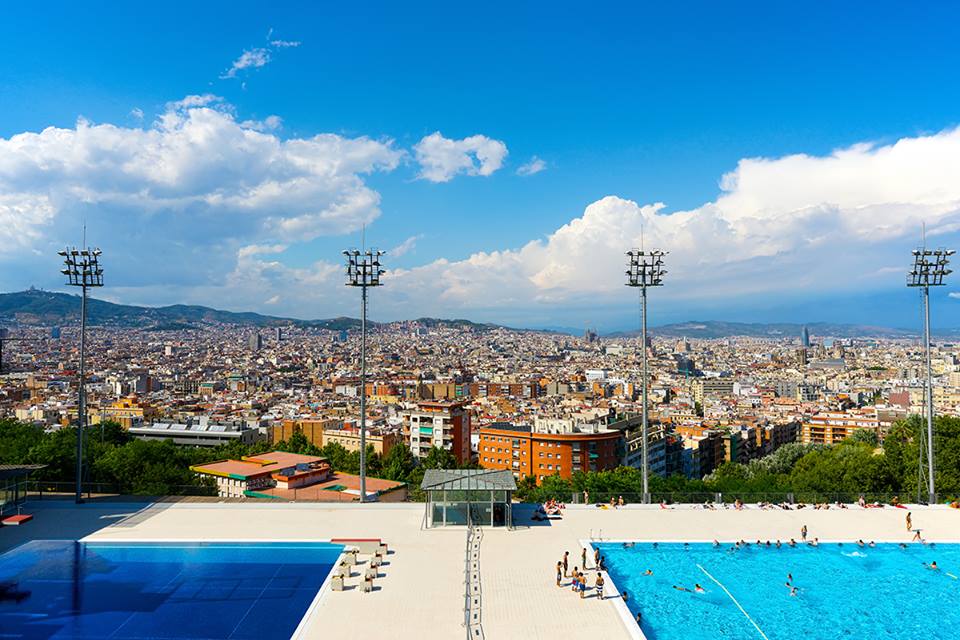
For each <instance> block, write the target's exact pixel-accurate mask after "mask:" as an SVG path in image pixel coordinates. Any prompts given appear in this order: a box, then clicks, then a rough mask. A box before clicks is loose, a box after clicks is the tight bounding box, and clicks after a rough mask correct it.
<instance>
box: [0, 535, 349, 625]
mask: <svg viewBox="0 0 960 640" xmlns="http://www.w3.org/2000/svg"><path fill="white" fill-rule="evenodd" d="M342 550H343V546H342V545H335V544H325V543H304V544H300V543H296V544H290V543H156V544H154V543H128V544H114V543H97V542H89V543H83V542H74V541H69V540H43V541H35V542H29V543H27V544H25V545H22V546H20V547H17V548H15V549H13V550H11V551H8V552H7V553H5V554H3V555H0V638H3V639H7V638H30V639H33V638H37V639H57V640H59V639H65V638H83V639H92V638H97V639H101V638H102V639H106V638H111V639H114V640H146V639H148V638H149V639H158V638H164V639H167V640H180V639H183V640H185V639H188V638H189V639H200V638H202V639H206V640H228V639H230V640H233V639H236V640H242V639H249V640H264V639H267V640H273V639H276V640H281V639H286V638H289V637H290V636H291V634H292V633H293V632H294V630H296V628H297V625H298V624H299V623H300V620H301V619H302V618H303V615H304V613H305V612H306V610H307V608H308V607H309V606H310V604H311V603H312V602H313V599H314V598H315V597H316V595H317V592H318V590H319V589H320V587H321V585H322V584H323V581H324V580H325V579H326V577H327V574H329V573H330V570H331V569H332V568H333V565H334V563H335V562H336V559H337V557H338V556H339V555H340V552H341V551H342Z"/></svg>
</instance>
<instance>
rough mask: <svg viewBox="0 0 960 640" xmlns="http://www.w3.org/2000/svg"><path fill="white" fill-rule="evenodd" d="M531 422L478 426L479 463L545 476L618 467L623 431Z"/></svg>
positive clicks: (518, 475) (522, 474)
mask: <svg viewBox="0 0 960 640" xmlns="http://www.w3.org/2000/svg"><path fill="white" fill-rule="evenodd" d="M537 422H539V421H535V423H534V425H533V426H530V425H514V424H510V423H505V422H496V423H493V424H490V425H487V426H484V427H481V428H480V441H479V447H478V457H479V460H478V461H479V463H480V465H481V466H483V467H484V468H485V469H498V470H509V471H511V472H513V475H514V477H515V478H522V477H526V476H533V477H535V478H536V479H537V483H539V482H540V481H542V480H543V479H544V478H546V477H547V476H552V475H559V476H560V477H561V478H565V479H569V478H570V477H571V476H572V475H573V473H574V472H576V471H603V470H606V469H615V468H616V467H618V466H619V465H620V464H621V462H622V460H623V456H624V446H623V434H622V433H621V432H620V431H617V430H611V429H604V428H602V427H599V426H598V425H596V424H585V425H574V426H570V427H568V428H556V421H551V422H549V423H547V422H540V424H539V425H538V424H537Z"/></svg>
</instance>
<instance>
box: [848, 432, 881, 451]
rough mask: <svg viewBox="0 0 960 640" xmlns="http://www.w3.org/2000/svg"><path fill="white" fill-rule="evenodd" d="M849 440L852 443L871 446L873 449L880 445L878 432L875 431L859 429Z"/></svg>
mask: <svg viewBox="0 0 960 640" xmlns="http://www.w3.org/2000/svg"><path fill="white" fill-rule="evenodd" d="M849 439H850V441H851V442H860V443H862V444H867V445H870V446H871V447H876V446H877V445H878V444H879V441H878V439H877V432H876V431H874V430H873V429H857V430H856V431H854V432H853V434H851V436H850V438H849Z"/></svg>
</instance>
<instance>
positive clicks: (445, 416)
mask: <svg viewBox="0 0 960 640" xmlns="http://www.w3.org/2000/svg"><path fill="white" fill-rule="evenodd" d="M400 416H401V418H402V419H403V439H404V441H405V442H406V443H407V445H408V446H409V447H410V450H411V451H412V452H413V455H414V456H415V457H417V458H425V457H427V454H428V453H429V452H430V449H431V448H432V447H438V448H441V449H446V450H447V451H449V452H450V453H452V454H453V457H454V458H456V459H457V462H459V463H461V464H463V463H465V462H469V461H470V459H471V454H470V429H471V425H470V411H469V410H468V409H467V403H466V402H459V401H454V400H430V401H425V402H419V403H417V408H416V409H408V410H406V411H402V412H401V413H400Z"/></svg>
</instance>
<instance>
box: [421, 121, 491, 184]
mask: <svg viewBox="0 0 960 640" xmlns="http://www.w3.org/2000/svg"><path fill="white" fill-rule="evenodd" d="M413 151H414V154H415V155H416V159H417V162H418V163H420V177H421V178H423V179H425V180H429V181H431V182H449V181H450V180H452V179H453V178H454V176H456V175H458V174H461V173H463V174H466V175H471V176H476V175H480V176H489V175H490V174H492V173H493V172H494V171H496V170H497V169H499V168H500V167H501V166H503V159H504V158H505V157H506V156H507V145H505V144H504V143H503V142H500V141H499V140H494V139H492V138H488V137H487V136H482V135H475V136H470V137H468V138H464V139H462V140H451V139H450V138H445V137H443V135H442V134H441V133H440V132H439V131H437V132H435V133H431V134H430V135H428V136H424V138H423V139H421V140H420V142H418V143H417V144H416V145H414V147H413Z"/></svg>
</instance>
